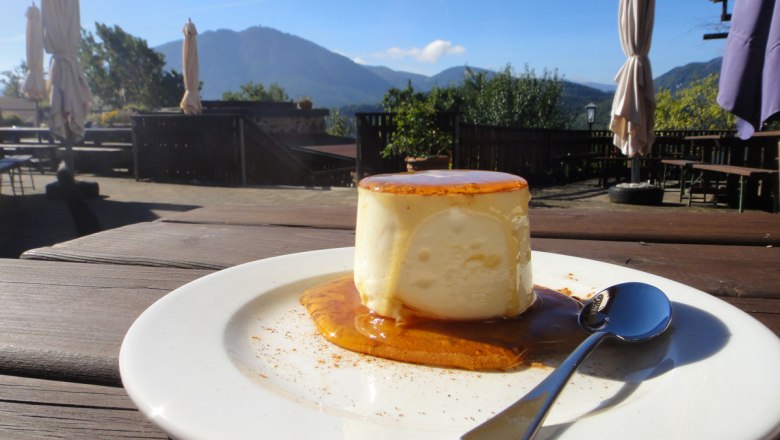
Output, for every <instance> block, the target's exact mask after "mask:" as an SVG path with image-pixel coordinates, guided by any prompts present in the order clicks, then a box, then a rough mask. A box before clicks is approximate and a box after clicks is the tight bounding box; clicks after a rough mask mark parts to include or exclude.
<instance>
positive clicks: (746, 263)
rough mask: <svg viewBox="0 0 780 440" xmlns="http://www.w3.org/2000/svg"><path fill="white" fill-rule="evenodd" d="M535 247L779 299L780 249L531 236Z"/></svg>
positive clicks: (720, 291)
mask: <svg viewBox="0 0 780 440" xmlns="http://www.w3.org/2000/svg"><path fill="white" fill-rule="evenodd" d="M531 246H532V248H533V249H535V250H537V251H546V252H553V253H557V254H563V255H572V256H575V257H583V258H590V259H593V260H598V261H604V262H607V263H612V264H616V265H618V266H621V267H628V268H631V269H637V270H641V271H644V272H648V273H652V274H655V275H659V276H662V277H665V278H669V279H672V280H675V281H679V282H681V283H683V284H687V285H689V286H691V287H694V288H696V289H699V290H703V291H704V292H707V293H710V294H712V295H717V296H729V297H746V298H747V297H752V298H777V299H780V248H775V247H765V246H717V245H700V244H677V243H637V242H622V241H594V240H565V239H553V238H532V239H531Z"/></svg>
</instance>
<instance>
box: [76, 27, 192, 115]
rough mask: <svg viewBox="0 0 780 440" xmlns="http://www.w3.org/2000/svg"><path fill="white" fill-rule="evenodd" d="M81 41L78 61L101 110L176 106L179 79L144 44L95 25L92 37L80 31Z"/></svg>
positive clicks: (180, 92) (115, 29)
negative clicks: (131, 105)
mask: <svg viewBox="0 0 780 440" xmlns="http://www.w3.org/2000/svg"><path fill="white" fill-rule="evenodd" d="M81 40H82V44H81V50H80V52H79V59H80V62H81V64H82V67H83V69H84V73H85V74H86V76H87V79H88V81H89V85H90V89H91V90H92V94H93V95H94V96H95V97H96V98H97V100H98V104H99V105H100V106H102V107H109V108H123V107H125V106H126V105H128V104H133V105H137V106H140V107H142V108H157V107H164V106H175V105H178V103H179V100H181V97H182V95H183V94H184V85H183V82H182V77H181V75H180V74H178V73H177V72H175V71H172V72H167V71H165V70H164V67H165V58H164V57H163V55H162V54H160V53H158V52H155V51H154V50H152V49H150V48H149V46H148V45H147V43H146V40H144V39H141V38H138V37H134V36H133V35H131V34H128V33H127V32H125V31H124V30H122V28H120V27H119V26H116V25H115V26H114V27H109V26H106V25H104V24H101V23H95V34H92V33H91V32H88V31H85V30H84V31H82V35H81Z"/></svg>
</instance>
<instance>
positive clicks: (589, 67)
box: [0, 0, 724, 84]
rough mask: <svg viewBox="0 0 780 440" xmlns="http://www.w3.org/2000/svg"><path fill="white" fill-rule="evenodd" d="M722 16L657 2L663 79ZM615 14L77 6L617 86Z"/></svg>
mask: <svg viewBox="0 0 780 440" xmlns="http://www.w3.org/2000/svg"><path fill="white" fill-rule="evenodd" d="M30 4H31V1H30V0H3V13H2V15H0V71H4V70H10V69H12V68H14V67H15V66H18V65H19V64H20V62H21V61H22V60H23V59H24V33H25V17H24V13H25V10H26V9H27V7H28V6H29V5H30ZM38 5H39V7H40V2H38ZM720 8H721V6H720V4H717V3H712V1H711V0H657V4H656V19H655V23H656V25H655V31H654V35H653V45H652V49H651V52H650V59H651V62H652V65H653V73H654V75H655V76H658V75H660V74H662V73H664V72H666V71H668V70H669V69H671V68H673V67H676V66H680V65H683V64H686V63H688V62H692V61H708V60H710V59H712V58H715V57H717V56H720V55H721V53H722V51H723V46H724V40H709V41H704V40H702V35H703V34H704V33H708V32H714V31H718V30H720V29H719V26H720V23H719V20H720ZM617 9H618V0H590V1H583V0H482V1H479V2H475V1H468V2H467V1H462V0H414V1H412V0H393V1H378V0H377V1H374V0H368V1H366V0H361V1H357V0H335V1H323V0H123V1H119V0H81V24H82V27H85V28H87V29H88V30H93V31H94V23H95V22H101V23H105V24H108V25H118V26H120V27H121V28H123V29H124V30H125V31H127V32H129V33H131V34H133V35H135V36H138V37H141V38H144V39H145V40H147V42H148V44H149V46H151V47H154V46H157V45H160V44H162V43H166V42H169V41H174V40H180V39H181V38H182V34H181V28H182V26H183V24H184V22H185V21H186V20H187V19H188V18H191V19H192V21H193V22H194V23H195V25H196V26H197V28H198V31H199V32H200V33H203V32H206V31H208V30H216V29H232V30H236V31H240V30H243V29H246V28H248V27H251V26H255V25H262V26H268V27H272V28H275V29H278V30H280V31H283V32H286V33H290V34H293V35H297V36H299V37H302V38H305V39H308V40H311V41H313V42H315V43H317V44H319V45H320V46H323V47H325V48H326V49H329V50H331V51H334V52H337V53H340V54H342V55H344V56H347V57H349V58H351V59H353V60H355V61H357V62H360V63H364V64H370V65H384V66H387V67H390V68H392V69H396V70H405V71H410V72H416V73H422V74H426V75H432V74H435V73H438V72H440V71H442V70H444V69H445V68H448V67H452V66H456V65H464V64H467V65H469V66H474V67H484V68H494V69H500V68H503V67H504V66H506V65H507V64H508V63H509V64H511V65H512V66H513V67H514V68H515V70H519V71H521V70H523V68H524V66H525V65H528V66H529V67H530V68H532V69H535V70H536V71H537V72H541V71H543V70H544V69H548V70H553V69H557V71H558V73H559V74H560V75H561V76H563V77H565V78H566V79H568V80H572V81H579V82H588V81H590V82H597V83H605V84H609V83H612V82H613V78H614V75H615V73H617V71H618V69H619V68H620V66H621V64H622V63H623V60H624V59H625V56H624V55H623V52H622V50H621V48H620V43H619V39H618V32H617ZM47 60H48V57H47ZM47 62H48V61H47ZM203 62H207V60H203V59H201V63H203Z"/></svg>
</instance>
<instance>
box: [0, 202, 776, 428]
mask: <svg viewBox="0 0 780 440" xmlns="http://www.w3.org/2000/svg"><path fill="white" fill-rule="evenodd" d="M355 214H356V208H355V206H354V205H344V206H332V205H330V206H326V205H305V206H302V205H294V204H289V205H286V204H284V203H276V204H262V203H258V204H252V205H229V206H227V205H226V206H219V207H204V208H198V209H194V210H191V211H187V212H183V213H177V214H174V215H170V216H168V217H165V218H162V219H159V220H156V221H153V222H146V223H138V224H133V225H129V226H125V227H122V228H118V229H113V230H107V231H104V232H100V233H96V234H93V235H89V236H86V237H82V238H79V239H75V240H72V241H67V242H63V243H59V244H56V245H53V246H49V247H44V248H39V249H33V250H30V251H27V252H26V253H24V254H23V255H22V258H20V259H4V260H0V414H2V416H0V419H2V423H0V438H43V437H47V436H58V437H59V436H64V437H68V438H115V437H133V438H140V437H143V438H166V437H167V436H166V434H165V433H163V432H162V431H161V430H160V429H159V428H157V427H156V426H154V425H153V424H152V423H150V422H149V421H148V420H147V419H146V418H145V417H144V416H143V415H142V414H141V413H140V412H138V411H137V410H136V409H135V406H134V405H133V403H132V402H131V401H130V399H129V398H128V397H127V395H126V393H125V391H124V389H123V388H122V382H121V378H120V374H119V368H118V356H119V349H120V345H121V343H122V340H123V338H124V336H125V333H126V332H127V330H128V328H129V327H130V326H131V324H132V323H133V321H134V320H135V319H136V318H137V317H138V316H139V315H140V314H141V313H142V312H143V311H144V310H145V309H146V308H148V307H149V306H150V305H152V304H153V303H154V302H155V301H156V300H158V299H160V298H161V297H163V296H165V295H166V294H167V293H169V292H171V291H172V290H174V289H176V288H178V287H180V286H182V285H184V284H187V283H189V282H191V281H193V280H196V279H198V278H201V277H203V276H205V275H207V274H210V273H213V272H215V271H217V270H220V269H223V268H228V267H231V266H234V265H237V264H241V263H246V262H250V261H253V260H258V259H263V258H267V257H273V256H279V255H285V254H291V253H296V252H304V251H311V250H317V249H328V248H334V247H344V246H351V245H353V242H354V227H355ZM530 221H531V232H532V247H533V248H534V249H535V250H539V251H547V252H553V253H561V254H567V255H573V256H579V257H585V258H590V259H595V260H599V261H604V262H609V263H613V264H616V265H619V266H623V267H630V268H635V269H639V270H642V271H646V272H649V273H653V274H656V275H660V276H663V277H666V278H670V279H673V280H676V281H679V282H681V283H684V284H687V285H689V286H692V287H694V288H697V289H700V290H702V291H704V292H707V293H709V294H711V295H714V296H717V297H718V298H720V299H721V300H723V301H726V302H728V303H730V304H732V305H734V306H736V307H737V308H739V309H741V310H743V311H744V312H746V313H748V314H749V315H751V316H752V317H754V318H755V319H757V320H758V321H760V322H761V323H763V324H764V325H766V326H767V327H768V328H769V329H771V330H772V331H773V332H774V333H775V334H776V335H780V270H778V268H780V222H777V220H776V217H775V216H773V215H772V214H768V213H762V212H747V213H744V214H742V215H736V214H733V213H697V212H680V211H677V210H669V211H668V212H662V211H658V212H655V211H654V212H647V211H616V212H605V211H591V210H568V209H541V208H536V209H532V210H531V213H530Z"/></svg>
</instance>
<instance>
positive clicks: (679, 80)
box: [653, 57, 723, 92]
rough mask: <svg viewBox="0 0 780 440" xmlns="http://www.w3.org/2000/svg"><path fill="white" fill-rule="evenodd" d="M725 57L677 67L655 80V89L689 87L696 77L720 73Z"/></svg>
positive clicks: (673, 89)
mask: <svg viewBox="0 0 780 440" xmlns="http://www.w3.org/2000/svg"><path fill="white" fill-rule="evenodd" d="M722 63H723V58H722V57H718V58H713V59H711V60H709V61H705V62H700V63H688V64H686V65H684V66H680V67H675V68H674V69H672V70H670V71H668V72H666V73H664V74H663V75H661V76H659V77H657V78H655V79H654V80H653V82H654V84H655V89H656V90H659V89H667V90H671V91H673V92H674V91H676V90H680V89H684V88H687V87H688V86H690V85H691V82H693V81H694V80H696V79H701V78H704V77H706V76H709V75H712V74H720V66H721V64H722Z"/></svg>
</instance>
